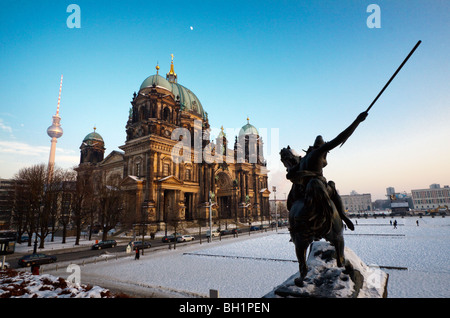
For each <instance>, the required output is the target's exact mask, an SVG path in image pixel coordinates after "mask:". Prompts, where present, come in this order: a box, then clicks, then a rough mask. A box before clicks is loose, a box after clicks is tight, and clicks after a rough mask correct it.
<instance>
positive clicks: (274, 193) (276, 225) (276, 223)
mask: <svg viewBox="0 0 450 318" xmlns="http://www.w3.org/2000/svg"><path fill="white" fill-rule="evenodd" d="M272 192H273V195H274V198H275V231H276V232H278V211H277V187H275V186H273V187H272Z"/></svg>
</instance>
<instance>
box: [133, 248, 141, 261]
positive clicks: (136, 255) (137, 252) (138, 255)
mask: <svg viewBox="0 0 450 318" xmlns="http://www.w3.org/2000/svg"><path fill="white" fill-rule="evenodd" d="M139 257H140V253H139V249H138V248H137V247H136V254H135V255H134V259H139Z"/></svg>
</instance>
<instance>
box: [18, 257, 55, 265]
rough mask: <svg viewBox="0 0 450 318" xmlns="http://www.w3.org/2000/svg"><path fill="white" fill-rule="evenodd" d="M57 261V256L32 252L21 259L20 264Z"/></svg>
mask: <svg viewBox="0 0 450 318" xmlns="http://www.w3.org/2000/svg"><path fill="white" fill-rule="evenodd" d="M54 262H56V257H55V256H53V255H46V254H30V255H25V256H23V257H21V258H20V259H19V262H18V263H19V266H22V267H25V266H31V265H42V264H49V263H54Z"/></svg>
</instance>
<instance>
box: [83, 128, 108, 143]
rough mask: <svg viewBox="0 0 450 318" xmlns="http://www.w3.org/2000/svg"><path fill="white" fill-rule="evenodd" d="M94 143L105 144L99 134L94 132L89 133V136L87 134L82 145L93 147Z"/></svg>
mask: <svg viewBox="0 0 450 318" xmlns="http://www.w3.org/2000/svg"><path fill="white" fill-rule="evenodd" d="M96 142H101V143H103V144H104V143H105V142H104V141H103V138H102V136H100V134H98V133H96V132H95V131H94V132H91V133H90V134H88V135H87V136H86V137H84V139H83V143H85V144H87V145H88V146H92V145H94V144H95V143H96Z"/></svg>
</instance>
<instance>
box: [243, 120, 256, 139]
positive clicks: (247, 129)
mask: <svg viewBox="0 0 450 318" xmlns="http://www.w3.org/2000/svg"><path fill="white" fill-rule="evenodd" d="M242 135H259V133H258V129H256V127H255V126H253V125H252V124H250V122H249V119H248V118H247V124H246V125H245V126H242V128H241V130H240V131H239V137H240V136H242Z"/></svg>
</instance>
